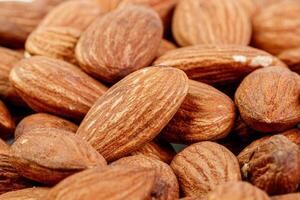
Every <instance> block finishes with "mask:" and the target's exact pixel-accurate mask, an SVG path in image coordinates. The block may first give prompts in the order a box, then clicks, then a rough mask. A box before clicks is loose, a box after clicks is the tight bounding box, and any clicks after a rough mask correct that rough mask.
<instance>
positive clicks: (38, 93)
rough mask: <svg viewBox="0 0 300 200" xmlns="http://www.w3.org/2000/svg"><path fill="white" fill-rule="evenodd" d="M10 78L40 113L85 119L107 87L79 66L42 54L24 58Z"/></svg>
mask: <svg viewBox="0 0 300 200" xmlns="http://www.w3.org/2000/svg"><path fill="white" fill-rule="evenodd" d="M10 81H11V83H12V85H13V86H14V88H15V89H16V90H17V92H18V94H19V95H20V96H21V97H22V98H23V100H24V101H25V102H26V103H27V104H28V105H29V106H30V107H31V108H32V109H34V110H35V111H37V112H49V113H53V114H58V115H61V116H66V117H71V118H76V119H81V118H83V117H84V116H85V114H86V113H87V112H88V110H89V109H90V107H91V106H92V105H93V104H94V102H95V101H96V100H97V99H98V98H99V97H100V96H101V95H102V94H103V93H104V92H105V91H106V90H107V88H106V87H105V86H103V85H102V84H101V83H99V82H97V81H95V80H94V79H92V78H91V77H89V76H88V75H86V74H85V73H84V72H82V71H81V70H80V69H78V68H77V67H76V66H74V65H71V64H69V63H67V62H64V61H60V60H57V59H53V58H47V57H42V56H36V57H31V58H28V59H24V60H22V61H20V62H19V63H18V64H17V65H16V67H15V68H13V69H12V71H11V73H10Z"/></svg>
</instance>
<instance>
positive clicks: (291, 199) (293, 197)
mask: <svg viewBox="0 0 300 200" xmlns="http://www.w3.org/2000/svg"><path fill="white" fill-rule="evenodd" d="M299 199H300V193H290V194H285V195H278V196H273V197H271V200H299Z"/></svg>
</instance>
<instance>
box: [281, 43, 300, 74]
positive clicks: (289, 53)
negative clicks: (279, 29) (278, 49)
mask: <svg viewBox="0 0 300 200" xmlns="http://www.w3.org/2000/svg"><path fill="white" fill-rule="evenodd" d="M299 55H300V48H295V49H290V50H286V51H283V52H282V53H280V54H279V55H278V58H280V59H281V60H282V61H283V62H285V63H286V64H287V65H288V66H289V68H290V69H291V70H292V71H295V72H297V73H298V74H300V57H299Z"/></svg>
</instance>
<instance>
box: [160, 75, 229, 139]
mask: <svg viewBox="0 0 300 200" xmlns="http://www.w3.org/2000/svg"><path fill="white" fill-rule="evenodd" d="M234 121H235V106H234V103H233V101H232V100H231V99H230V98H229V97H228V96H226V95H225V94H223V93H222V92H220V91H218V90H217V89H215V88H213V87H211V86H209V85H207V84H205V83H200V82H197V81H192V80H190V81H189V92H188V94H187V96H186V98H185V100H184V102H183V103H182V105H181V107H180V108H179V110H178V111H177V113H176V114H175V116H174V117H173V119H172V120H171V121H170V123H169V124H168V125H167V126H166V127H165V129H164V130H163V131H162V135H163V137H164V138H165V139H166V140H167V141H169V142H173V143H194V142H200V141H207V140H217V139H221V138H224V137H226V136H227V135H228V133H229V132H230V131H231V129H232V127H233V125H234Z"/></svg>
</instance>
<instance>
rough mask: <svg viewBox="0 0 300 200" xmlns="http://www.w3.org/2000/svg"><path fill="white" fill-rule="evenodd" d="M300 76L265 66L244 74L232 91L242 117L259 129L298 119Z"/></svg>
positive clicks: (283, 126) (273, 128)
mask: <svg viewBox="0 0 300 200" xmlns="http://www.w3.org/2000/svg"><path fill="white" fill-rule="evenodd" d="M299 96H300V76H299V75H298V74H296V73H294V72H291V71H290V70H288V69H287V68H282V67H268V68H263V69H258V70H256V71H255V72H253V73H251V74H250V75H248V76H247V77H246V78H245V79H244V80H243V81H242V83H241V84H240V86H239V87H238V89H237V91H236V93H235V103H236V105H237V107H238V109H239V111H240V114H241V117H242V119H243V120H244V121H245V123H246V124H247V125H249V126H250V127H251V128H253V129H255V130H257V131H260V132H279V131H284V130H287V129H289V128H292V127H293V126H294V125H296V124H297V123H298V122H299V121H300V102H299Z"/></svg>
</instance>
